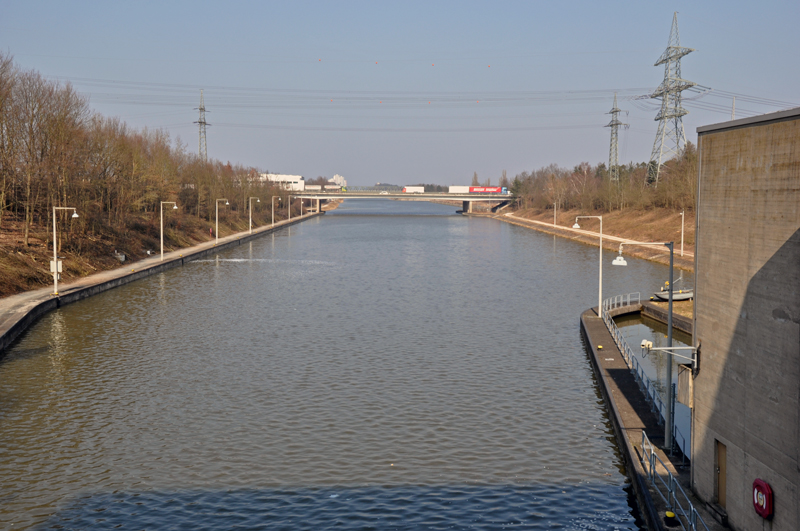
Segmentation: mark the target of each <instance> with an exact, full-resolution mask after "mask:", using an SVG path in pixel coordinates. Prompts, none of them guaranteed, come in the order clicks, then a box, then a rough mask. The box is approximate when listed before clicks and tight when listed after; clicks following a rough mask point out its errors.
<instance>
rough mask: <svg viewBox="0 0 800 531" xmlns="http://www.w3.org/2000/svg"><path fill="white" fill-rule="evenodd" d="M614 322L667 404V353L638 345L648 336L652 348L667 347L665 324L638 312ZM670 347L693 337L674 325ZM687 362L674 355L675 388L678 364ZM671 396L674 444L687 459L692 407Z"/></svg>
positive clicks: (688, 343) (686, 343)
mask: <svg viewBox="0 0 800 531" xmlns="http://www.w3.org/2000/svg"><path fill="white" fill-rule="evenodd" d="M614 322H615V323H616V324H617V327H618V328H619V331H620V332H621V333H622V336H623V337H624V338H625V341H627V343H628V345H630V346H631V348H632V349H633V352H634V356H636V358H637V360H638V361H639V364H640V365H641V368H642V370H643V371H644V373H645V374H646V375H647V377H648V378H649V379H650V381H651V382H652V383H653V386H654V387H655V388H656V390H657V391H658V394H659V396H660V397H661V400H662V402H663V403H664V404H666V403H667V384H666V382H667V362H668V360H667V356H666V354H665V353H664V352H659V351H652V352H650V353H647V352H643V351H642V350H641V349H640V348H639V345H640V344H641V342H642V340H643V339H649V340H650V341H652V342H653V346H654V347H657V348H663V347H666V346H667V325H665V324H664V323H661V322H659V321H656V320H654V319H651V318H649V317H646V316H645V317H640V316H638V315H630V316H628V315H623V316H621V317H618V318H617V319H615V320H614ZM672 346H673V347H691V346H692V336H690V335H689V334H686V333H684V332H681V331H679V330H675V329H674V328H673V331H672ZM675 354H680V355H682V356H690V355H689V354H688V353H687V352H686V351H676V352H675ZM690 357H691V356H690ZM690 363H691V361H690V360H687V359H684V358H681V357H680V356H677V355H676V356H673V358H672V375H671V377H672V383H673V387H674V388H675V389H676V390H677V385H678V366H679V365H687V364H690ZM673 398H675V409H674V410H673V411H674V412H675V427H676V428H677V434H676V436H675V444H677V445H678V447H679V448H680V449H681V450H682V451H683V452H684V453H685V455H686V457H687V458H689V459H691V457H692V456H691V444H690V442H691V433H692V410H691V409H690V408H689V407H688V406H687V405H685V404H681V403H680V402H678V401H677V393H676V397H673Z"/></svg>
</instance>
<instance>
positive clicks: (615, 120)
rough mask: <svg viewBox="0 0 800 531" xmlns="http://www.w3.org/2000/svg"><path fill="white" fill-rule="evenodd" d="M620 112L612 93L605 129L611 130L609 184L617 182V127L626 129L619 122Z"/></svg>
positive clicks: (615, 94)
mask: <svg viewBox="0 0 800 531" xmlns="http://www.w3.org/2000/svg"><path fill="white" fill-rule="evenodd" d="M621 112H622V111H620V110H619V108H618V107H617V93H616V92H615V93H614V107H612V108H611V110H610V111H608V112H607V113H606V114H610V115H611V122H609V124H608V125H607V126H606V127H610V128H611V147H610V148H609V150H608V177H609V179H611V182H615V183H617V182H619V126H624V127H625V128H627V127H628V124H624V123H622V122H620V121H619V113H621Z"/></svg>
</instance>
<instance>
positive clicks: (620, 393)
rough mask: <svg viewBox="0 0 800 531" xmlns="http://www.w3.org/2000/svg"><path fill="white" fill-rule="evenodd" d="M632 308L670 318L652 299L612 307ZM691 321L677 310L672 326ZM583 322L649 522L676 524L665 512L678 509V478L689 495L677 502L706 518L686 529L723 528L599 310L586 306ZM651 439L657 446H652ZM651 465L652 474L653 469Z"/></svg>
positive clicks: (615, 312) (617, 312)
mask: <svg viewBox="0 0 800 531" xmlns="http://www.w3.org/2000/svg"><path fill="white" fill-rule="evenodd" d="M631 313H639V314H640V315H646V316H648V317H651V318H653V319H655V320H657V321H661V322H664V323H666V315H665V312H664V310H663V309H661V308H659V307H658V306H656V305H654V304H652V303H649V302H641V303H636V304H630V305H626V306H621V307H618V308H615V309H612V310H609V314H610V316H611V317H612V318H614V317H618V316H621V315H625V314H631ZM691 324H692V323H691V320H690V319H688V318H686V317H683V316H677V315H673V326H674V328H676V329H678V330H682V331H684V332H687V333H691ZM580 326H581V335H582V337H583V338H584V340H585V346H586V351H587V354H588V356H589V359H590V361H591V365H592V368H593V369H594V371H595V374H596V376H597V380H598V382H599V384H600V390H601V393H602V395H603V399H604V401H605V404H606V407H607V408H608V412H609V417H610V418H611V421H612V425H613V428H614V433H615V435H616V437H617V441H618V445H619V449H620V451H621V453H622V455H623V457H624V460H625V464H626V468H627V471H628V475H629V477H630V480H631V482H632V484H633V487H634V491H635V493H636V497H637V500H638V502H639V504H640V507H641V508H642V513H643V516H644V517H645V520H646V521H647V523H648V525H649V527H650V528H651V529H655V530H659V531H662V530H663V531H666V530H667V529H670V528H676V527H675V526H667V525H666V523H665V522H666V521H667V520H666V519H665V518H666V513H667V511H672V512H674V513H678V514H680V511H679V510H676V507H675V505H674V503H675V501H674V500H675V499H676V491H677V490H678V489H677V487H676V486H675V483H677V484H678V485H679V486H680V489H681V491H680V492H681V493H683V494H685V495H686V496H685V498H684V499H683V500H681V499H680V494H678V495H677V498H678V504H680V505H681V506H682V507H683V508H684V509H686V507H687V506H688V503H686V502H690V503H691V504H692V505H693V506H694V508H695V509H696V511H697V512H696V514H697V515H698V516H699V517H700V518H701V519H702V523H697V525H696V527H687V529H708V530H709V531H721V530H722V529H724V527H723V526H721V525H720V524H718V523H717V522H716V521H715V520H714V518H713V516H712V514H711V513H710V512H709V511H708V510H707V508H706V507H705V505H704V504H703V503H702V502H701V501H700V500H698V499H697V498H696V497H695V496H694V494H693V493H692V491H691V487H690V465H684V464H683V460H682V456H680V455H679V453H680V452H675V454H674V455H668V454H667V453H665V452H664V451H663V450H662V449H661V448H662V447H663V445H664V428H663V425H662V424H661V422H660V418H659V417H658V415H657V413H655V412H654V410H653V407H652V406H651V404H650V403H648V401H647V400H646V398H645V395H644V393H643V392H642V389H641V387H640V384H639V382H638V381H637V380H636V378H635V376H634V373H633V371H632V370H631V368H630V367H629V366H628V363H627V362H626V361H625V357H624V356H623V354H622V352H621V350H620V348H619V347H618V346H617V343H616V342H615V341H614V338H613V336H612V335H611V332H610V331H609V329H608V327H607V326H606V324H605V322H604V321H603V319H602V318H600V317H598V315H597V311H596V310H595V309H588V310H586V311H584V312H583V314H581V317H580ZM643 433H644V434H646V437H644V436H643ZM650 443H652V445H653V446H650ZM651 454H653V455H651ZM659 465H661V466H660V467H659ZM651 466H652V467H653V468H652V470H654V471H655V472H654V473H653V471H652V470H651V469H650V467H651ZM666 500H671V501H672V504H673V505H668V504H667V503H666ZM687 520H689V519H686V520H684V521H685V522H686V523H687V526H688V524H689V522H688V521H687ZM703 524H704V525H703Z"/></svg>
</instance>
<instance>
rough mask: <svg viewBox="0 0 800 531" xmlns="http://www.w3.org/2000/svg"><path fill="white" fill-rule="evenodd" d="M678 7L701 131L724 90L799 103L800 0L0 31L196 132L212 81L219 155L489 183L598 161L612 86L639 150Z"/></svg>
mask: <svg viewBox="0 0 800 531" xmlns="http://www.w3.org/2000/svg"><path fill="white" fill-rule="evenodd" d="M674 11H678V12H679V15H678V22H679V26H680V35H681V44H682V45H683V46H688V47H691V48H695V49H696V50H697V51H696V52H694V53H692V54H690V55H689V56H687V57H685V58H684V59H683V63H682V67H683V77H684V78H685V79H689V80H692V81H695V82H697V83H699V84H701V85H704V86H707V87H711V88H712V89H713V91H712V92H711V93H709V94H707V95H705V96H703V97H702V98H701V99H699V100H697V101H687V102H686V104H685V106H686V107H687V108H688V109H689V110H690V114H689V115H688V116H686V117H685V118H684V127H685V129H686V133H687V138H689V139H690V140H691V141H695V140H696V134H695V129H696V128H697V127H698V126H701V125H706V124H710V123H717V122H722V121H725V120H728V119H730V107H731V103H732V98H731V94H730V93H736V94H739V96H737V102H736V108H737V117H744V116H751V115H754V114H761V113H765V112H773V111H776V110H779V109H781V108H785V107H788V106H793V105H800V68H798V66H799V65H800V60H798V55H797V54H798V50H800V33H798V31H797V21H798V20H800V2H798V1H797V0H787V1H770V0H767V1H764V2H752V1H739V0H732V1H725V2H697V1H696V0H695V1H692V2H655V1H645V0H637V1H611V2H597V1H589V0H581V1H577V0H576V1H569V0H562V1H533V0H530V1H520V2H500V1H494V2H476V1H463V0H462V1H439V2H437V1H427V2H416V1H399V2H375V1H369V2H366V1H365V2H346V1H336V2H333V1H327V2H302V1H285V0H283V1H276V2H231V1H227V2H201V1H192V2H188V1H173V2H164V1H157V2H124V3H123V2H105V1H104V2H99V1H98V2H43V1H28V2H16V1H15V2H11V1H5V0H0V13H2V15H0V48H2V49H3V50H5V51H6V52H9V53H11V54H12V55H13V56H14V58H15V60H16V62H17V63H18V65H19V66H21V67H22V68H24V69H34V70H38V71H39V72H41V73H42V74H43V75H44V76H46V77H48V78H50V79H57V80H62V81H70V82H71V83H72V84H73V85H74V86H75V87H76V88H77V89H78V90H79V91H80V92H81V93H83V94H85V95H87V96H88V97H89V100H90V104H91V106H92V108H93V109H95V110H97V111H99V112H101V113H103V114H106V115H112V116H119V117H121V118H122V119H123V120H125V121H126V122H127V123H128V124H129V125H131V126H133V127H136V128H143V127H149V128H164V129H166V130H168V131H169V133H170V135H171V136H172V137H173V139H177V138H180V139H181V141H182V142H183V143H185V144H187V145H188V147H189V149H191V150H192V151H196V150H197V144H198V131H197V126H196V125H194V124H193V123H192V122H194V121H196V120H197V119H198V115H197V111H195V110H194V108H196V107H197V106H198V104H199V97H200V89H201V88H202V89H204V91H205V103H206V108H207V109H208V111H209V112H208V115H207V120H208V122H209V123H211V124H212V126H211V127H209V128H208V133H207V137H208V154H209V157H213V158H216V159H220V160H222V161H231V162H233V163H236V162H238V163H242V164H244V165H252V166H257V167H259V168H261V169H262V170H263V169H268V170H270V171H275V172H281V173H294V174H301V175H304V176H306V177H307V178H313V177H316V176H318V175H324V176H327V177H331V176H333V175H334V174H336V173H338V174H341V175H343V176H344V177H345V178H346V179H348V181H349V183H350V184H351V185H371V184H374V183H375V182H378V181H380V182H390V183H396V184H401V185H402V184H412V183H416V182H430V183H439V184H468V183H469V181H470V179H471V178H472V173H473V172H478V176H479V177H480V178H481V180H483V179H485V178H487V177H491V178H492V182H493V183H496V182H497V179H498V178H499V176H500V174H501V172H502V170H504V169H505V170H506V171H507V172H508V175H509V176H510V177H512V176H514V175H515V174H517V173H519V172H521V171H523V170H532V169H535V168H538V167H541V166H544V165H547V164H550V163H556V164H559V165H564V166H570V167H571V166H573V165H575V164H577V163H579V162H582V161H588V162H591V163H597V162H602V161H607V160H608V147H609V129H608V128H605V127H603V126H604V125H605V124H607V123H608V121H609V116H607V115H606V114H604V113H606V112H607V111H608V110H609V109H610V108H611V105H612V102H613V95H614V92H615V91H618V92H619V106H620V107H621V108H623V109H625V110H627V111H629V114H628V115H627V116H624V115H623V117H622V118H623V120H625V121H627V122H628V123H630V125H631V127H630V129H629V130H627V131H623V132H621V133H620V158H621V162H627V161H637V162H638V161H647V160H648V159H649V156H650V151H651V149H652V146H653V140H654V137H655V132H656V127H657V124H656V122H654V121H653V118H654V117H655V115H656V112H657V110H656V106H657V102H654V101H652V100H651V101H643V100H632V98H633V97H635V96H636V95H643V94H647V93H648V91H651V90H653V89H654V88H655V87H657V86H658V84H659V83H660V82H661V80H662V78H663V75H664V70H663V67H655V66H653V63H655V62H656V60H657V59H658V57H659V56H660V54H661V53H662V52H663V50H664V48H665V47H666V45H667V41H668V37H669V31H670V26H671V22H672V14H673V12H674ZM720 91H724V92H725V94H722V93H720ZM745 95H746V96H753V97H755V98H756V101H747V99H746V98H745V97H744V96H745ZM331 100H333V101H331ZM761 100H776V101H777V103H775V104H769V103H768V102H764V101H761ZM429 101H430V103H428V102H429Z"/></svg>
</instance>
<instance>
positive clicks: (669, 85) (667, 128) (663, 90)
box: [647, 11, 697, 186]
mask: <svg viewBox="0 0 800 531" xmlns="http://www.w3.org/2000/svg"><path fill="white" fill-rule="evenodd" d="M693 51H694V49H693V48H684V47H682V46H681V45H680V35H679V34H678V13H677V11H676V12H675V14H674V15H673V16H672V29H671V30H670V32H669V44H668V46H667V49H666V50H665V51H664V53H662V54H661V57H660V58H659V59H658V61H657V62H656V64H655V65H654V66H659V65H664V81H662V82H661V85H660V86H659V87H658V88H657V89H656V91H655V92H653V93H652V94H651V95H650V97H651V98H661V110H660V111H659V113H658V115H656V118H655V120H656V121H657V122H658V132H657V133H656V140H655V142H654V143H653V152H652V153H651V155H650V163H649V164H648V166H647V182H648V183H649V184H652V185H653V186H658V177H659V174H660V173H661V165H662V164H663V163H664V162H666V161H667V160H669V157H670V155H671V156H676V157H677V156H680V154H681V149H682V147H683V146H686V133H685V132H684V130H683V116H685V115H687V114H689V111H687V110H686V109H684V108H683V107H682V106H681V92H683V91H684V90H686V89H688V88H691V87H693V86H695V85H697V83H694V82H692V81H687V80H685V79H683V78H681V57H683V56H684V55H688V54H690V53H691V52H693Z"/></svg>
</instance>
